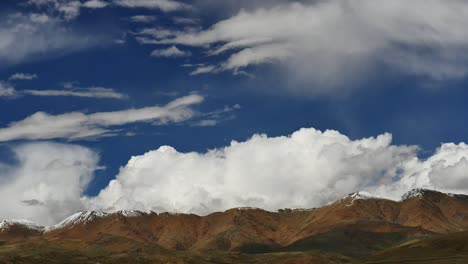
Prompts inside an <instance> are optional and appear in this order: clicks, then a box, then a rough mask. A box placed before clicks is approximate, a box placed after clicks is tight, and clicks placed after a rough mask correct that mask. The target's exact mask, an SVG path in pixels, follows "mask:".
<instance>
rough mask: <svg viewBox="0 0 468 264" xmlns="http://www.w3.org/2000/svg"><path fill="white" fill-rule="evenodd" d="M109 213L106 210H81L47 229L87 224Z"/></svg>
mask: <svg viewBox="0 0 468 264" xmlns="http://www.w3.org/2000/svg"><path fill="white" fill-rule="evenodd" d="M107 215H109V214H108V213H105V212H99V211H81V212H78V213H76V214H73V215H71V216H69V217H67V218H65V219H64V220H62V221H61V222H60V223H58V224H56V225H53V226H50V227H47V228H46V231H51V230H55V229H60V228H66V227H68V228H70V227H72V226H74V225H76V224H87V223H89V222H91V221H93V220H94V219H96V218H100V217H105V216H107Z"/></svg>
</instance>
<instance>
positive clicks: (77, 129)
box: [0, 95, 203, 141]
mask: <svg viewBox="0 0 468 264" xmlns="http://www.w3.org/2000/svg"><path fill="white" fill-rule="evenodd" d="M202 101H203V97H201V96H199V95H189V96H185V97H180V98H177V99H175V100H173V101H172V102H170V103H168V104H167V105H165V106H153V107H145V108H138V109H127V110H121V111H115V112H98V113H93V114H84V113H81V112H71V113H65V114H60V115H50V114H47V113H44V112H37V113H35V114H33V115H31V116H29V117H27V118H25V119H23V120H21V121H17V122H13V123H10V124H9V125H8V126H7V127H4V128H0V141H10V140H19V139H55V138H63V139H68V140H76V139H83V138H90V137H102V136H106V135H108V134H109V133H111V132H112V130H111V129H112V127H115V126H122V125H126V124H130V123H138V122H140V123H141V122H153V123H155V124H165V123H177V122H183V121H186V120H188V119H190V118H192V117H193V116H195V114H196V113H195V111H194V110H192V108H191V106H193V105H196V104H199V103H201V102H202Z"/></svg>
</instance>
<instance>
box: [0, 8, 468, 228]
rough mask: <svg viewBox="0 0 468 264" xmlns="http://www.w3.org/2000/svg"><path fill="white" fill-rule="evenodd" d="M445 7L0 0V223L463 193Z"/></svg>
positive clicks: (464, 161) (461, 134)
mask: <svg viewBox="0 0 468 264" xmlns="http://www.w3.org/2000/svg"><path fill="white" fill-rule="evenodd" d="M467 27H468V3H467V2H466V1H462V0H450V1H447V0H414V1H410V2H409V1H404V0H395V1H391V2H389V1H383V0H347V1H341V0H323V1H322V0H309V1H307V0H304V1H300V0H297V1H284V0H283V1H276V0H272V1H260V0H250V1H244V0H225V1H216V0H186V1H182V0H179V1H176V0H68V1H67V0H22V1H18V0H4V1H1V3H0V113H1V114H0V199H2V200H4V201H8V204H7V205H5V206H2V208H0V218H1V219H3V218H5V219H7V218H8V219H17V218H21V219H29V220H33V221H36V222H38V223H40V224H47V225H50V224H54V223H57V222H58V221H60V220H62V219H63V218H64V217H66V216H68V215H70V214H72V213H74V212H76V211H80V210H104V211H115V210H121V209H139V210H153V211H158V212H162V211H171V212H184V213H197V214H208V213H211V212H214V211H221V210H226V209H228V208H231V207H239V206H253V207H261V208H264V209H267V210H276V209H279V208H285V207H306V208H310V207H317V206H321V205H324V204H326V203H329V202H331V201H334V200H336V199H339V198H341V197H343V196H345V195H347V194H349V193H351V192H357V191H366V192H369V193H371V194H374V195H376V196H380V197H385V198H389V199H398V198H399V197H400V196H401V195H402V194H403V193H405V192H407V191H409V190H410V189H412V188H430V189H437V190H441V191H446V192H456V193H468V175H467V171H468V170H467V169H468V145H466V144H465V142H468V138H467V136H466V135H467V132H468V124H467V122H466V121H465V120H466V118H465V117H466V114H467V113H468V104H466V98H468V90H467V89H466V86H467V84H468V56H467V54H468V52H467V51H468V32H467V31H466V30H465V29H466V28H467Z"/></svg>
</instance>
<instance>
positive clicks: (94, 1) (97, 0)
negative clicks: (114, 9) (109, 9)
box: [82, 0, 109, 9]
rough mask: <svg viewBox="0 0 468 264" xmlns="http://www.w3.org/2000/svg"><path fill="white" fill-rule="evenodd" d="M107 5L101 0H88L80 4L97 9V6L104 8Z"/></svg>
mask: <svg viewBox="0 0 468 264" xmlns="http://www.w3.org/2000/svg"><path fill="white" fill-rule="evenodd" d="M108 5H109V4H108V3H107V2H104V1H101V0H89V1H86V2H85V3H83V5H82V6H83V7H86V8H92V9H98V8H104V7H106V6H108Z"/></svg>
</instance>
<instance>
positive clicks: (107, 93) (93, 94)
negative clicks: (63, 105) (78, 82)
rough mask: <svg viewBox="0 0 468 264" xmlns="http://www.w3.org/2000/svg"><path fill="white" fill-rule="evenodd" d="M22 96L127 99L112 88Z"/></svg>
mask: <svg viewBox="0 0 468 264" xmlns="http://www.w3.org/2000/svg"><path fill="white" fill-rule="evenodd" d="M21 93H22V94H27V95H34V96H75V97H89V98H113V99H125V98H128V96H127V95H125V94H122V93H118V92H116V91H114V89H111V88H103V87H90V88H80V89H73V90H22V91H21Z"/></svg>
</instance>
